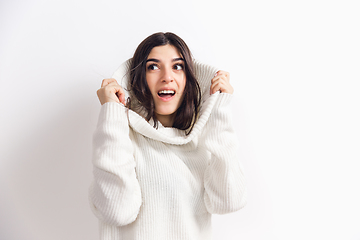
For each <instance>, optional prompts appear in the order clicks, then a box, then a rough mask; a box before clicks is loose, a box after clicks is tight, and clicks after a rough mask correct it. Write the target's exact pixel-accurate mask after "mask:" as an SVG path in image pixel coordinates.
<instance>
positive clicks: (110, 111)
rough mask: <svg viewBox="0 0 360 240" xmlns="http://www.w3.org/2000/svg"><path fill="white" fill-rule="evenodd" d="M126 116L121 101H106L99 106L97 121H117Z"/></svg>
mask: <svg viewBox="0 0 360 240" xmlns="http://www.w3.org/2000/svg"><path fill="white" fill-rule="evenodd" d="M124 118H126V107H125V106H124V105H123V104H121V103H116V102H107V103H104V104H103V105H102V106H101V110H100V115H99V122H102V121H109V120H110V121H118V120H122V119H124Z"/></svg>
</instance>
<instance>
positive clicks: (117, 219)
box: [89, 103, 141, 226]
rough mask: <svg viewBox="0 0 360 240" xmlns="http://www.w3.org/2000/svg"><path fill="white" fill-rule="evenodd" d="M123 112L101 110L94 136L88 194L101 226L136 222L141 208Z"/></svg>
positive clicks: (118, 107)
mask: <svg viewBox="0 0 360 240" xmlns="http://www.w3.org/2000/svg"><path fill="white" fill-rule="evenodd" d="M129 129H130V128H129V124H128V119H127V115H126V108H125V107H124V106H123V105H122V104H119V103H105V104H104V105H102V106H101V111H100V116H99V120H98V124H97V127H96V130H95V133H94V136H93V159H92V160H93V175H94V181H93V183H92V185H91V187H90V190H89V200H90V206H91V209H92V211H93V212H94V214H95V216H96V217H97V218H98V219H99V220H100V221H102V222H104V223H106V224H109V225H116V226H124V225H127V224H130V223H131V222H133V221H135V219H136V217H137V215H138V213H139V209H140V206H141V191H140V185H139V182H138V180H137V178H136V172H135V161H134V154H133V151H134V150H133V146H132V142H131V140H130V136H129V134H130V131H129Z"/></svg>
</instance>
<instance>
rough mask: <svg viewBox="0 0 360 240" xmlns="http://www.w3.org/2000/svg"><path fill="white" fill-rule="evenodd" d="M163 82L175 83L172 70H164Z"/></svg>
mask: <svg viewBox="0 0 360 240" xmlns="http://www.w3.org/2000/svg"><path fill="white" fill-rule="evenodd" d="M161 81H162V82H172V81H174V77H173V72H172V70H171V69H167V68H165V69H164V70H163V75H162V78H161Z"/></svg>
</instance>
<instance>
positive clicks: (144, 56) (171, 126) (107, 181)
mask: <svg viewBox="0 0 360 240" xmlns="http://www.w3.org/2000/svg"><path fill="white" fill-rule="evenodd" d="M232 93H233V88H232V86H231V85H230V83H229V73H227V72H225V71H218V69H216V68H213V67H211V66H208V65H205V64H201V63H199V62H195V61H193V60H192V57H191V53H190V50H189V48H188V47H187V45H186V44H185V42H184V41H183V40H182V39H181V38H180V37H178V36H176V35H175V34H173V33H156V34H153V35H151V36H149V37H148V38H146V39H145V40H144V41H143V42H142V43H141V44H140V45H139V46H138V48H137V50H136V51H135V54H134V56H133V58H132V59H130V60H128V61H127V62H125V63H124V64H123V65H122V66H121V67H120V68H119V69H118V70H117V71H116V72H115V74H114V76H113V78H110V79H104V80H103V82H102V85H101V88H100V89H99V90H98V92H97V94H98V97H99V100H100V102H101V104H102V106H101V112H100V116H99V120H98V125H97V129H96V131H95V134H94V139H93V144H94V150H93V165H94V181H93V184H92V186H91V188H90V193H89V197H90V203H91V208H92V210H93V212H94V214H95V215H96V216H97V217H98V219H99V222H100V235H101V239H102V240H110V239H111V240H120V239H126V240H135V239H136V240H138V239H139V240H140V239H144V240H145V239H146V240H170V239H171V240H180V239H181V240H185V239H193V240H195V239H196V240H199V239H201V240H207V239H211V214H225V213H230V212H234V211H237V210H239V209H241V208H242V207H243V206H244V205H245V202H246V190H245V184H244V175H243V171H242V168H241V166H240V163H239V160H238V159H237V156H236V145H237V144H236V143H237V139H236V135H235V132H234V129H233V126H232V122H231V109H230V106H229V104H230V101H231V99H232Z"/></svg>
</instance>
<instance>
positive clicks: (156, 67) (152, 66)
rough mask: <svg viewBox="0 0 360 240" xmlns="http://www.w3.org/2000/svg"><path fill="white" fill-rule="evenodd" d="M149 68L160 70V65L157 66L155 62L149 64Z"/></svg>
mask: <svg viewBox="0 0 360 240" xmlns="http://www.w3.org/2000/svg"><path fill="white" fill-rule="evenodd" d="M148 69H149V70H158V69H159V67H158V66H156V65H155V64H151V65H149V66H148Z"/></svg>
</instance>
